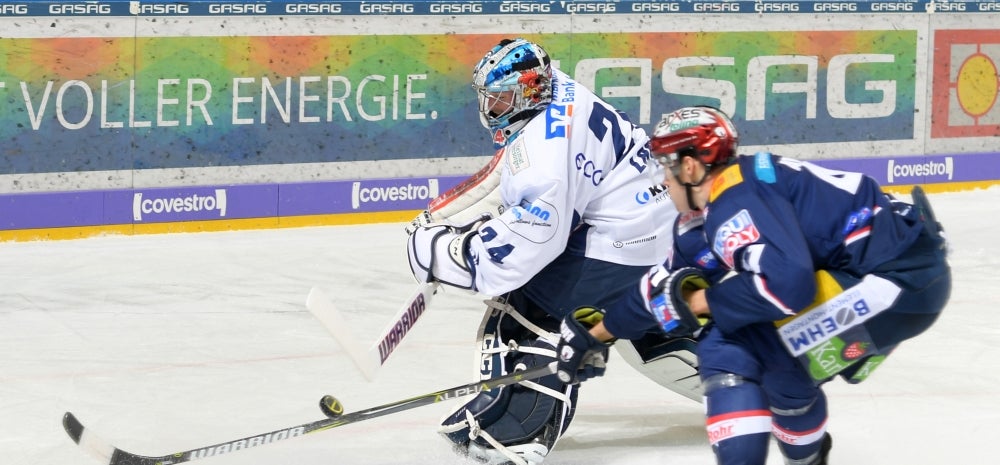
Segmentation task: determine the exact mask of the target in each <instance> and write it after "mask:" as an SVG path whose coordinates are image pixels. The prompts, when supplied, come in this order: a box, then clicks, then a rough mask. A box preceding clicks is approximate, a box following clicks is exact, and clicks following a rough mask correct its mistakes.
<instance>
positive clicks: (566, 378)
mask: <svg viewBox="0 0 1000 465" xmlns="http://www.w3.org/2000/svg"><path fill="white" fill-rule="evenodd" d="M603 320H604V312H603V311H602V310H598V309H596V308H590V307H580V308H578V309H576V310H574V311H573V313H572V314H570V315H567V316H566V318H564V319H563V321H562V325H561V326H560V327H559V333H560V337H559V347H558V348H556V353H557V354H559V364H558V365H559V367H558V368H557V369H556V375H557V376H558V377H559V380H560V381H562V382H564V383H566V384H577V383H579V382H581V381H586V380H588V379H590V378H596V377H598V376H604V371H605V368H606V366H607V360H608V354H609V352H608V348H609V347H611V344H612V343H613V342H614V341H609V342H607V343H605V342H601V341H598V340H597V339H596V338H594V336H592V335H591V334H590V332H589V331H588V330H589V329H590V328H592V327H593V326H594V325H596V324H597V323H600V322H601V321H603Z"/></svg>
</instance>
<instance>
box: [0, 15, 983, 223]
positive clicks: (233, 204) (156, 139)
mask: <svg viewBox="0 0 1000 465" xmlns="http://www.w3.org/2000/svg"><path fill="white" fill-rule="evenodd" d="M998 5H1000V4H998V3H997V2H947V3H934V2H749V1H747V2H744V1H737V2H697V1H679V2H629V1H623V2H589V1H577V2H558V1H551V2H511V1H480V2H441V1H421V2H355V1H345V2H202V1H192V2H183V3H179V2H135V1H133V2H127V1H124V2H123V1H109V2H4V4H3V5H0V31H2V32H0V52H2V53H0V140H2V145H0V173H3V174H0V240H27V239H38V238H43V239H44V238H51V239H56V238H70V237H85V236H89V235H93V234H101V233H117V234H133V233H147V232H170V231H201V230H219V229H242V228H272V227H286V226H305V225H325V224H350V223H364V222H384V221H404V220H408V219H409V218H410V217H412V214H413V212H414V211H416V210H419V209H421V208H423V206H424V205H425V204H426V203H427V201H428V200H429V199H430V198H433V196H434V195H436V194H437V193H440V192H443V191H444V190H446V189H448V188H449V187H451V186H453V185H455V184H456V183H457V182H459V181H460V180H461V179H463V178H464V177H466V176H468V175H469V174H471V173H473V172H475V171H476V170H477V169H478V168H479V167H480V166H482V165H484V164H485V163H486V161H487V160H488V159H489V156H490V155H491V152H492V148H491V144H490V140H489V139H488V135H487V133H486V131H484V130H483V128H482V127H481V126H480V125H479V123H478V118H477V116H476V109H475V102H474V96H473V94H472V93H471V90H470V89H469V87H468V80H469V77H468V76H469V71H470V68H471V67H472V65H473V64H474V63H475V62H477V61H478V59H479V58H480V57H481V56H482V53H483V52H484V51H485V50H487V49H488V48H489V47H490V45H492V44H494V43H495V42H496V41H497V40H499V38H502V37H507V36H512V35H517V36H524V37H527V38H529V39H533V40H537V41H538V42H540V43H542V44H543V45H545V46H546V48H547V49H548V50H549V52H550V53H551V54H552V55H553V57H554V58H555V59H556V60H557V61H558V66H559V67H560V68H561V69H563V70H565V71H567V72H568V73H569V74H571V75H573V76H574V77H575V78H576V79H577V80H578V81H580V82H581V83H584V84H585V85H587V86H588V87H591V88H593V89H595V90H596V91H597V92H598V94H599V95H601V96H602V97H603V98H605V99H607V100H609V101H610V102H611V103H613V104H615V105H616V106H617V107H619V108H620V109H622V110H623V111H625V112H626V113H627V114H628V115H629V116H630V117H631V118H632V119H633V121H635V122H637V123H638V124H640V125H642V126H643V127H645V128H647V129H651V127H652V126H653V125H654V124H655V123H656V121H657V120H658V119H659V118H660V115H661V114H662V113H665V112H667V111H669V110H671V109H673V108H677V107H680V106H687V105H699V104H708V105H715V106H719V107H721V108H723V109H724V110H726V111H727V112H729V113H730V114H732V115H733V117H734V120H735V122H736V124H737V126H738V127H739V128H740V129H741V133H742V134H741V136H742V141H741V142H742V146H743V149H742V152H745V153H752V152H754V151H758V150H770V151H773V152H774V153H777V154H783V155H788V156H794V157H798V158H803V159H809V160H812V161H816V162H817V163H820V164H822V165H824V166H830V167H833V168H837V169H849V170H857V171H862V172H865V173H866V174H869V175H871V176H873V177H875V178H876V179H878V180H879V181H880V182H883V183H884V184H885V185H887V186H890V189H901V190H903V189H905V186H909V185H913V184H925V185H927V188H928V190H929V191H932V192H933V191H941V190H957V189H969V188H978V187H985V186H989V185H992V184H995V183H997V182H998V180H1000V173H998V172H997V171H998V169H997V168H996V167H997V166H1000V163H998V162H1000V160H998V157H1000V155H998V152H1000V142H998V141H1000V99H998V98H997V96H998V94H1000V77H998V76H997V69H998V68H1000V29H997V22H996V18H997V15H998V13H997V12H995V11H994V10H993V9H994V8H997V6H998ZM636 195H637V196H636V199H637V201H641V200H642V199H643V197H642V193H637V194H636Z"/></svg>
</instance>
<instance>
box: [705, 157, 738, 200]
mask: <svg viewBox="0 0 1000 465" xmlns="http://www.w3.org/2000/svg"><path fill="white" fill-rule="evenodd" d="M741 182H743V173H741V172H740V166H739V165H733V166H730V167H729V168H726V169H725V170H723V171H722V173H719V175H718V176H716V178H715V180H714V181H712V190H711V191H709V193H708V201H709V202H714V201H715V199H716V198H718V197H719V196H720V195H722V193H723V192H725V191H726V189H729V188H730V187H733V186H735V185H737V184H739V183H741Z"/></svg>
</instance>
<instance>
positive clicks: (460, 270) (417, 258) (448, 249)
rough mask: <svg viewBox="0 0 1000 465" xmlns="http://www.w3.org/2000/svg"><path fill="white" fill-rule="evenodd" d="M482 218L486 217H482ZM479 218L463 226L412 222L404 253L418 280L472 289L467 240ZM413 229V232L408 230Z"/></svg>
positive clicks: (473, 232) (473, 268)
mask: <svg viewBox="0 0 1000 465" xmlns="http://www.w3.org/2000/svg"><path fill="white" fill-rule="evenodd" d="M483 219H485V218H483ZM481 223H482V220H478V221H475V222H473V223H470V224H467V225H465V226H458V227H456V226H451V225H447V224H440V223H426V224H418V223H417V221H416V220H414V223H411V226H412V229H411V228H407V232H410V237H409V239H407V241H406V252H407V256H408V257H409V259H410V271H411V272H412V273H413V277H414V278H416V279H417V281H418V282H424V283H429V282H433V281H437V282H440V283H443V284H448V285H450V286H455V287H459V288H462V289H474V287H475V281H476V280H475V267H474V265H473V261H472V257H470V256H469V241H470V240H472V238H473V237H475V235H476V234H477V233H478V231H477V230H476V228H477V227H478V226H479V225H480V224H481ZM411 231H412V232H411Z"/></svg>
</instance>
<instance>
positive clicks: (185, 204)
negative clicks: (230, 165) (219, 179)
mask: <svg viewBox="0 0 1000 465" xmlns="http://www.w3.org/2000/svg"><path fill="white" fill-rule="evenodd" d="M186 213H192V214H197V213H201V214H199V215H197V216H198V217H202V216H205V215H204V214H205V213H208V214H209V216H212V217H215V216H217V217H219V218H225V217H226V190H225V189H215V190H214V191H213V193H212V195H202V194H187V195H167V196H157V195H155V194H144V193H142V192H136V193H135V194H134V195H133V197H132V218H133V219H134V220H135V221H143V220H149V219H151V217H156V216H161V215H163V216H166V215H172V216H176V215H177V214H186Z"/></svg>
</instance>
